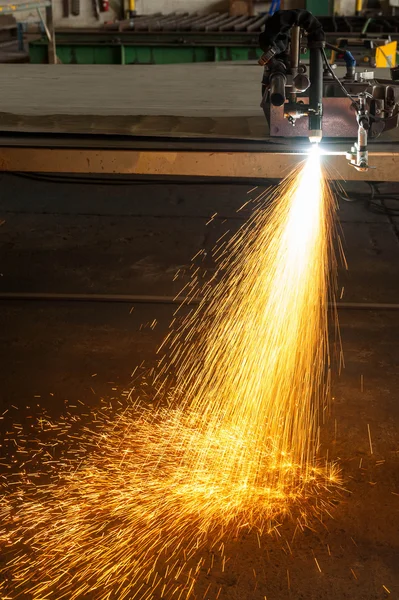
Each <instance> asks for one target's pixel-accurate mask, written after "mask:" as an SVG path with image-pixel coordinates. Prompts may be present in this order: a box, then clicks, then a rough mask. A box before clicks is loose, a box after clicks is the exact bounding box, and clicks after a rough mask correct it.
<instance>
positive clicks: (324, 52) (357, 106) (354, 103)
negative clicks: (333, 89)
mask: <svg viewBox="0 0 399 600" xmlns="http://www.w3.org/2000/svg"><path fill="white" fill-rule="evenodd" d="M321 52H322V54H323V58H324V62H325V65H326V67H327V70H328V71H329V73H330V74H331V75H332V77H334V79H335V81H336V82H337V83H338V85H339V87H340V88H341V90H342V91H343V93H344V94H345V96H347V98H349V100H350V101H351V103H352V105H353V106H354V107H355V108H356V110H357V111H358V110H359V105H358V103H357V102H356V101H355V100H354V99H353V98H352V96H351V95H350V93H349V92H348V90H347V89H346V87H345V86H344V85H343V83H342V81H341V80H340V79H339V77H337V75H336V74H335V73H334V69H333V68H332V66H331V65H330V63H329V62H328V57H327V54H326V51H325V49H324V48H322V49H321Z"/></svg>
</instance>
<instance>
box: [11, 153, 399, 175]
mask: <svg viewBox="0 0 399 600" xmlns="http://www.w3.org/2000/svg"><path fill="white" fill-rule="evenodd" d="M303 156H304V155H303V153H295V152H276V151H275V152H226V151H214V152H210V151H187V150H184V151H183V150H182V151H178V150H174V151H173V150H140V151H136V150H116V149H115V150H101V149H92V150H89V149H74V148H67V149H61V148H54V149H49V148H35V147H32V148H18V147H2V148H0V171H3V172H5V171H8V172H26V173H80V174H84V173H86V174H108V175H109V174H115V175H116V174H124V175H147V176H158V177H159V176H164V177H169V176H173V177H213V178H218V177H228V178H231V179H242V178H245V179H250V178H256V179H282V178H284V177H285V176H286V175H288V174H289V173H290V172H291V171H292V170H293V169H294V168H295V167H297V166H298V164H299V163H300V162H302V161H303V160H304V158H303ZM324 160H325V161H326V166H327V177H328V178H329V179H331V180H346V181H399V152H383V151H382V152H370V164H371V166H372V167H375V168H373V169H370V170H369V171H368V172H367V173H359V172H358V171H356V170H355V169H354V168H353V167H351V166H350V165H349V164H348V161H347V160H346V157H345V156H344V155H343V154H342V153H337V154H330V155H328V156H326V157H325V159H324Z"/></svg>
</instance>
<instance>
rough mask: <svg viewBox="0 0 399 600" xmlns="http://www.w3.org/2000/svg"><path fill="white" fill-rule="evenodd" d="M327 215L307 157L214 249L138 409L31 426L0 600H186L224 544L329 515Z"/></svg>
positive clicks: (10, 514) (10, 510)
mask: <svg viewBox="0 0 399 600" xmlns="http://www.w3.org/2000/svg"><path fill="white" fill-rule="evenodd" d="M332 210H333V200H332V197H331V194H330V192H329V190H328V188H327V186H326V183H325V180H324V178H323V176H322V171H321V167H320V159H319V155H318V153H317V151H314V152H312V153H311V154H310V155H309V158H308V159H307V161H306V162H305V163H304V164H303V165H302V166H301V167H300V168H299V169H298V170H297V171H296V172H295V173H293V174H292V175H291V176H290V177H288V178H287V179H286V180H285V181H284V182H283V183H282V184H281V185H280V186H279V187H278V188H277V190H276V191H274V192H270V191H268V192H267V195H266V193H264V194H262V195H261V196H260V197H259V198H258V199H257V202H256V209H255V210H254V212H253V215H252V216H251V218H250V219H249V220H248V222H247V223H246V224H245V225H244V226H243V227H242V228H241V230H240V231H239V232H238V233H237V234H236V235H234V236H233V237H232V239H231V240H230V241H225V238H223V240H221V242H220V244H219V249H218V250H216V255H217V259H218V269H217V272H216V274H215V275H214V277H213V278H212V279H211V280H210V281H208V283H207V284H206V285H205V287H203V288H202V297H203V300H202V302H201V303H200V305H199V306H195V308H193V309H192V310H191V312H189V314H188V316H186V317H181V318H180V320H179V317H180V314H181V312H182V313H184V310H187V307H185V309H183V308H182V309H180V311H181V312H178V313H177V315H175V319H174V323H175V329H174V330H173V332H171V333H170V335H169V336H168V337H167V338H166V340H165V341H164V343H163V345H162V347H161V348H160V349H159V352H158V356H160V357H161V358H160V360H159V365H158V369H157V370H156V372H155V373H154V376H153V380H154V381H153V384H152V385H153V388H154V389H155V390H156V393H155V396H156V398H155V400H154V403H153V404H152V405H150V406H148V401H147V403H146V402H145V401H144V400H143V399H140V398H139V399H137V400H136V401H135V402H134V403H131V404H127V406H125V407H124V408H123V409H120V411H119V413H118V414H117V415H116V416H115V414H113V413H112V410H111V409H110V410H103V411H101V412H100V414H97V415H91V421H92V422H91V424H90V425H89V426H88V427H86V428H85V429H84V430H83V432H80V434H76V433H74V429H73V423H71V422H69V423H67V422H66V421H64V422H58V423H53V422H51V421H50V420H48V419H42V421H41V423H40V427H41V430H42V431H41V435H42V437H40V435H39V433H38V434H37V437H36V439H28V438H27V437H24V436H23V435H22V434H21V435H20V436H19V439H18V452H19V453H20V455H21V454H22V456H23V457H25V464H23V465H21V466H20V468H19V471H18V473H17V474H15V476H14V478H13V477H12V476H10V477H9V478H8V480H7V484H6V485H5V487H7V491H6V493H5V494H4V496H3V500H2V504H1V511H2V512H1V515H0V516H1V517H2V523H3V525H2V529H1V530H0V541H1V543H2V550H3V554H5V555H6V566H5V567H4V569H3V571H2V575H3V578H4V579H3V583H2V584H0V590H1V591H2V592H3V594H2V597H4V598H5V597H7V598H13V599H14V598H19V597H21V598H22V597H24V598H25V597H29V598H34V599H39V598H40V600H44V599H47V598H49V599H50V598H51V599H56V600H62V599H68V600H77V599H84V598H89V597H90V598H93V599H96V600H106V599H107V600H108V599H109V600H111V599H118V600H123V599H124V598H129V599H133V598H135V599H138V600H144V599H145V600H150V599H152V598H154V599H159V598H176V599H187V598H189V597H191V596H193V595H195V588H196V584H197V581H198V578H199V576H200V574H201V572H204V571H205V572H209V570H210V569H211V568H212V565H213V561H214V556H215V553H219V556H220V557H221V560H222V562H223V570H224V567H225V563H226V557H225V555H224V544H225V542H226V540H229V539H232V538H234V537H236V536H238V535H240V534H241V533H242V532H243V531H249V530H255V531H256V532H257V534H258V540H259V535H261V534H264V533H268V532H271V531H273V529H274V528H275V527H276V525H277V524H278V523H279V522H281V520H282V519H283V518H284V517H286V516H291V518H293V519H295V520H296V521H297V524H298V526H299V527H302V526H303V524H305V523H306V521H307V520H308V519H309V518H310V516H311V515H316V516H320V514H322V513H323V511H324V509H325V510H328V507H329V503H328V500H327V496H328V493H330V492H331V488H334V487H335V486H337V485H339V474H338V472H337V470H336V468H335V467H334V466H333V465H329V464H326V463H322V462H320V459H319V458H318V457H319V455H320V448H319V446H320V442H319V426H320V425H319V421H320V420H321V415H322V411H323V410H324V409H325V403H326V401H327V380H328V377H327V368H326V364H328V343H327V305H328V300H329V266H330V264H331V258H332V256H331V230H332V227H331V219H332ZM193 271H194V277H193V280H192V283H191V285H190V286H189V291H190V293H189V297H190V295H196V294H198V290H199V282H200V281H201V276H200V275H199V273H198V272H197V271H198V269H195V268H194V269H193ZM189 297H188V300H187V301H186V302H185V305H187V304H188V305H189ZM163 354H165V355H164V356H163ZM57 438H58V440H57ZM63 438H65V439H66V440H67V442H68V443H67V444H66V449H65V451H64V452H61V451H59V450H58V449H57V443H59V444H61V442H62V439H63ZM324 492H326V493H324ZM327 492H328V493H327ZM330 495H331V494H330ZM315 560H316V559H315ZM1 585H2V586H3V587H1ZM208 589H209V586H208ZM214 592H215V595H216V590H214ZM207 593H208V591H207V592H206V594H207ZM210 593H211V592H209V595H210ZM218 593H220V590H219V592H218ZM204 597H205V596H204ZM207 597H208V596H207Z"/></svg>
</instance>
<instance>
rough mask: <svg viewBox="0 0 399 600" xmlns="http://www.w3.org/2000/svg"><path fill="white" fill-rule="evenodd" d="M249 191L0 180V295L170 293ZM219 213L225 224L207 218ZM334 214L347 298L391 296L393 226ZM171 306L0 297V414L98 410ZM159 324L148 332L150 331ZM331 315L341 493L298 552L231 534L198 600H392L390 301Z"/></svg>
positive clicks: (398, 361) (348, 211)
mask: <svg viewBox="0 0 399 600" xmlns="http://www.w3.org/2000/svg"><path fill="white" fill-rule="evenodd" d="M247 191H248V187H246V186H244V185H235V186H232V185H189V184H184V185H183V184H181V185H180V184H174V185H171V184H169V185H166V184H140V185H138V184H135V185H119V186H112V187H111V186H106V185H100V184H96V185H90V186H88V185H83V184H79V185H77V184H73V185H72V184H64V185H60V184H55V183H48V182H38V181H32V180H29V179H25V178H19V177H15V176H11V175H1V196H0V223H1V226H0V241H1V253H0V274H1V276H0V292H1V291H35V292H38V291H43V292H73V293H112V294H113V293H121V294H128V293H131V294H157V295H171V294H174V293H175V292H177V291H178V290H179V289H180V287H181V285H182V283H183V282H184V275H183V277H182V278H181V279H180V280H179V281H177V282H173V281H172V279H173V275H174V273H175V272H176V271H177V270H178V269H182V270H183V271H184V268H185V267H187V266H188V265H189V263H190V259H191V257H192V256H193V255H194V254H195V253H196V252H197V250H198V249H200V248H202V247H205V248H208V249H209V248H211V247H212V246H213V245H214V242H215V240H216V239H217V238H218V237H220V235H221V234H222V233H223V232H224V231H226V230H227V229H229V230H231V231H234V230H236V229H237V227H239V226H240V224H241V223H242V222H243V219H245V218H246V216H247V215H248V212H247V213H245V211H243V212H241V213H239V215H237V213H236V209H237V208H238V207H239V206H241V204H242V202H243V200H245V199H246V193H247ZM398 193H399V189H398ZM215 212H218V215H219V218H218V219H215V220H213V221H212V223H211V224H210V225H208V226H206V222H207V221H208V219H209V217H210V216H211V215H213V214H214V213H215ZM239 216H240V218H238V217H239ZM339 216H340V222H341V225H342V230H343V236H344V244H345V250H346V256H347V260H348V263H349V271H348V272H345V271H344V270H343V269H341V270H340V287H342V286H343V287H344V298H343V299H344V300H347V301H353V302H355V301H357V302H397V301H398V298H399V280H398V262H399V242H398V234H397V229H396V227H399V220H396V221H395V219H390V218H389V217H388V216H386V215H385V214H374V213H372V212H370V211H369V210H367V208H366V207H365V205H364V204H363V203H352V204H350V203H341V207H340V212H339ZM225 219H227V221H226V222H223V221H224V220H225ZM209 268H212V264H211V263H210V264H209ZM173 310H174V309H173V307H172V306H159V305H158V306H156V305H136V306H135V308H134V310H133V311H131V306H130V305H125V304H78V303H58V304H54V303H53V304H51V303H18V302H7V303H2V304H1V312H0V356H1V373H2V386H1V389H0V413H2V412H3V411H5V410H7V409H8V411H9V412H8V413H7V415H6V419H8V421H7V422H10V421H12V420H13V419H14V420H15V419H17V418H18V419H22V418H23V416H24V415H27V414H30V413H31V411H32V407H34V406H35V405H36V404H40V405H41V406H44V407H46V408H47V410H48V412H49V413H50V414H52V415H54V417H56V416H58V415H60V414H62V412H63V411H65V410H66V406H68V405H70V404H72V405H75V404H77V400H81V401H83V402H85V403H86V404H89V405H91V406H97V405H98V404H99V402H100V398H107V397H111V396H115V395H117V394H118V393H119V391H120V390H122V389H125V388H126V387H127V386H128V385H129V382H130V374H131V372H132V370H133V369H134V367H135V366H136V365H137V364H139V363H141V362H142V361H143V360H145V361H147V364H151V361H153V360H154V349H155V347H156V345H157V344H158V342H159V341H160V340H161V339H162V337H163V336H164V334H165V332H166V330H167V326H168V323H169V322H170V320H171V315H172V312H173ZM154 318H156V319H157V321H158V325H157V327H156V328H155V329H154V330H152V329H150V328H149V327H148V326H145V325H146V324H148V323H149V322H151V321H152V320H153V319H154ZM340 322H341V332H342V338H343V348H344V355H345V365H346V366H345V369H344V370H343V371H342V373H341V375H340V376H339V375H338V373H337V371H336V370H335V371H334V376H333V391H334V398H335V401H334V404H333V409H332V417H331V419H330V423H329V425H328V427H327V435H326V437H327V438H328V445H329V449H330V455H332V456H334V457H337V458H338V459H339V461H340V464H341V466H342V470H343V475H344V478H345V484H346V488H347V490H348V491H347V492H345V493H343V494H342V497H341V498H340V499H339V502H338V503H337V506H336V508H335V510H334V513H333V517H334V519H332V518H331V519H330V518H327V519H326V521H325V524H324V526H322V525H320V524H319V525H318V526H316V527H315V530H314V531H310V530H309V531H306V533H305V534H301V535H297V536H296V538H295V541H294V542H293V543H292V544H291V549H292V554H291V553H290V552H289V551H288V550H287V546H286V545H285V546H284V543H285V542H284V539H285V538H288V539H290V525H288V524H287V525H285V526H284V527H283V528H282V530H281V532H282V541H276V540H275V539H274V538H270V539H269V538H266V539H265V540H262V549H261V550H259V548H258V544H257V540H256V538H255V537H254V536H252V535H247V536H243V537H242V538H241V539H238V540H236V541H235V542H234V543H232V544H231V548H230V549H229V554H230V555H231V556H232V560H231V561H230V563H229V565H228V567H227V568H226V570H225V571H224V572H222V570H221V569H218V568H217V567H216V568H215V569H214V571H213V572H212V573H211V574H210V575H209V577H208V578H206V577H205V575H204V578H203V580H202V581H200V585H199V595H198V598H202V594H201V590H202V589H206V587H207V585H208V583H209V581H213V582H216V583H218V584H219V586H220V587H221V592H220V595H219V598H220V599H221V600H264V599H265V598H267V600H288V599H290V600H313V599H314V600H344V599H347V600H380V599H381V600H382V599H384V598H399V431H398V424H399V402H398V391H397V390H398V389H399V346H398V342H397V340H398V338H399V311H398V312H393V311H392V312H382V311H379V312H377V311H374V312H371V311H341V313H340ZM143 325H144V327H143ZM94 374H96V375H95V377H93V375H94ZM361 379H363V390H362V389H361ZM113 388H117V389H116V390H115V389H113ZM13 407H14V408H13ZM15 407H16V408H15ZM5 422H6V421H4V422H3V423H5ZM368 424H369V426H370V431H371V434H372V441H373V447H374V454H373V455H370V449H369V440H368V432H367V425H368ZM360 461H361V462H360ZM379 461H385V462H379ZM360 466H361V468H360ZM315 557H316V558H317V560H318V562H319V565H320V568H321V573H320V572H319V570H318V569H317V566H316V563H315ZM287 570H288V572H289V584H288V581H287ZM383 586H386V588H387V589H388V590H389V591H390V594H389V593H388V592H387V591H385V590H384V588H383Z"/></svg>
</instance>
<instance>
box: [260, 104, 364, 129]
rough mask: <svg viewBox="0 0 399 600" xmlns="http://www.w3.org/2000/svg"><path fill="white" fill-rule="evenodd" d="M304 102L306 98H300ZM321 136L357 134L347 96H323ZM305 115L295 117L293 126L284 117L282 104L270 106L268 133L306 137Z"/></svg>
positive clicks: (354, 119) (352, 109)
mask: <svg viewBox="0 0 399 600" xmlns="http://www.w3.org/2000/svg"><path fill="white" fill-rule="evenodd" d="M301 100H303V102H304V103H305V104H307V103H308V101H309V99H308V98H301ZM323 113H324V114H323V136H324V137H326V138H342V137H347V138H350V137H353V138H356V136H357V121H356V112H355V109H354V107H353V106H352V105H351V103H350V101H349V100H348V99H347V98H323ZM308 130H309V124H308V119H307V117H302V118H300V119H297V121H296V123H295V127H293V126H292V125H291V123H290V122H289V121H288V119H285V118H284V107H283V106H271V107H270V135H272V136H278V137H306V136H307V135H308Z"/></svg>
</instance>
